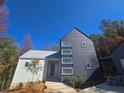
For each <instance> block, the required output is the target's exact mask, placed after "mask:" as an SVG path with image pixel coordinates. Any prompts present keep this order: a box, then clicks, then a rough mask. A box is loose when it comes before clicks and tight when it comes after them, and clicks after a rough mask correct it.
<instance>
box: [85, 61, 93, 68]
mask: <svg viewBox="0 0 124 93" xmlns="http://www.w3.org/2000/svg"><path fill="white" fill-rule="evenodd" d="M85 65H86V69H92V65H91V62H88V61H86V63H85Z"/></svg>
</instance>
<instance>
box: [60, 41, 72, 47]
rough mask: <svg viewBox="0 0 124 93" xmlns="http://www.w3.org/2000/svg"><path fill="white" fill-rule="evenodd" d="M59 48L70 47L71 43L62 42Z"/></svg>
mask: <svg viewBox="0 0 124 93" xmlns="http://www.w3.org/2000/svg"><path fill="white" fill-rule="evenodd" d="M61 46H62V47H71V42H69V41H62V42H61Z"/></svg>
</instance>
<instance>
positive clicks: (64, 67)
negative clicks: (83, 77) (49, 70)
mask: <svg viewBox="0 0 124 93" xmlns="http://www.w3.org/2000/svg"><path fill="white" fill-rule="evenodd" d="M64 69H72V73H64V72H63V70H64ZM73 74H74V70H73V67H62V75H73Z"/></svg>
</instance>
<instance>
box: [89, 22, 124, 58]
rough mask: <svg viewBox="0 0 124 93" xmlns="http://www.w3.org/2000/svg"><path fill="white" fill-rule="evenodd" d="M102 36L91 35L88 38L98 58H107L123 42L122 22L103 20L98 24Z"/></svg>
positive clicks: (123, 29)
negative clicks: (93, 45) (90, 39)
mask: <svg viewBox="0 0 124 93" xmlns="http://www.w3.org/2000/svg"><path fill="white" fill-rule="evenodd" d="M100 29H101V30H102V32H103V34H102V35H99V34H92V35H91V36H90V37H91V38H92V40H93V41H94V44H95V47H96V50H97V53H98V54H99V56H101V57H103V56H109V55H110V54H111V52H112V51H113V49H114V48H115V47H116V46H117V45H118V44H119V43H120V42H121V41H122V40H124V21H122V20H103V21H101V24H100Z"/></svg>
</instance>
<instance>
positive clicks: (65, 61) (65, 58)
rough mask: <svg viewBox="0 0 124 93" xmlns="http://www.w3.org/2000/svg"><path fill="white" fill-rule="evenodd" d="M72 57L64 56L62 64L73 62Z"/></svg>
mask: <svg viewBox="0 0 124 93" xmlns="http://www.w3.org/2000/svg"><path fill="white" fill-rule="evenodd" d="M72 63H73V62H72V58H71V57H62V64H72Z"/></svg>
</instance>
